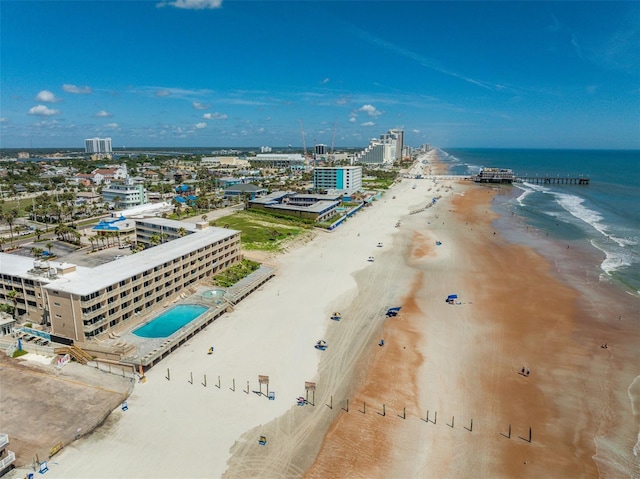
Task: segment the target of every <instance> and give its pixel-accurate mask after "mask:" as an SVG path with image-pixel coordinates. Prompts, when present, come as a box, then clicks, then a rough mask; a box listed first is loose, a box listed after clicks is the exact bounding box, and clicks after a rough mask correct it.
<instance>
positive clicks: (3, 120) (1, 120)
mask: <svg viewBox="0 0 640 479" xmlns="http://www.w3.org/2000/svg"><path fill="white" fill-rule="evenodd" d="M8 121H9V119H8V118H4V117H2V118H0V123H6V122H8Z"/></svg>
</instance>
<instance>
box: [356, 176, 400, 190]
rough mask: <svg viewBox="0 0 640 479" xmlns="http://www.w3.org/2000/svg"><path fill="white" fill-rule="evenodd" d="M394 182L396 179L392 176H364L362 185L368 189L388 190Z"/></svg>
mask: <svg viewBox="0 0 640 479" xmlns="http://www.w3.org/2000/svg"><path fill="white" fill-rule="evenodd" d="M393 182H394V180H393V179H390V178H375V179H369V178H366V179H365V178H363V179H362V186H363V187H366V188H367V189H382V190H388V189H389V188H390V187H391V185H392V184H393Z"/></svg>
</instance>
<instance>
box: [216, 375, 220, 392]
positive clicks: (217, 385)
mask: <svg viewBox="0 0 640 479" xmlns="http://www.w3.org/2000/svg"><path fill="white" fill-rule="evenodd" d="M216 387H217V388H218V389H220V376H218V384H216Z"/></svg>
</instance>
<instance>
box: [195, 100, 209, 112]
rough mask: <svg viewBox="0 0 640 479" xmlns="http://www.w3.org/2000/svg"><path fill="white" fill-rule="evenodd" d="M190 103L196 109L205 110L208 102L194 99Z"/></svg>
mask: <svg viewBox="0 0 640 479" xmlns="http://www.w3.org/2000/svg"><path fill="white" fill-rule="evenodd" d="M192 105H193V107H194V108H195V109H196V110H206V109H207V108H209V104H208V103H207V104H205V103H200V102H199V101H194V102H193V103H192Z"/></svg>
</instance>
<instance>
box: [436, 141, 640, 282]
mask: <svg viewBox="0 0 640 479" xmlns="http://www.w3.org/2000/svg"><path fill="white" fill-rule="evenodd" d="M440 158H441V160H442V161H443V162H444V163H445V164H447V166H448V169H449V173H450V174H456V175H467V174H476V173H478V171H480V169H481V168H482V167H499V168H510V169H512V170H513V171H514V173H515V175H516V176H521V177H524V176H528V177H535V176H554V177H567V176H568V177H578V176H583V177H588V178H589V180H590V184H589V185H588V186H579V185H538V184H530V183H526V182H525V183H522V184H514V185H513V187H512V189H511V190H510V191H509V192H508V194H506V195H504V196H500V197H499V198H498V200H499V201H498V203H497V205H496V207H497V210H498V212H499V213H501V214H502V215H503V216H504V215H505V213H507V212H511V213H512V214H515V215H517V216H518V217H521V218H523V219H524V221H525V222H526V223H527V224H528V225H530V226H532V227H534V228H536V229H537V230H539V231H541V232H543V233H544V234H545V235H547V236H548V237H549V239H550V240H557V241H580V240H583V241H585V242H588V243H590V244H591V245H592V246H593V247H595V248H597V250H599V251H600V252H601V256H602V261H601V263H600V265H599V267H600V268H601V270H602V273H603V274H604V275H606V276H607V277H608V279H610V281H611V283H612V284H615V285H617V286H618V287H621V288H624V289H626V290H628V291H630V292H633V293H634V294H640V150H624V151H607V150H525V149H446V150H440Z"/></svg>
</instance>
